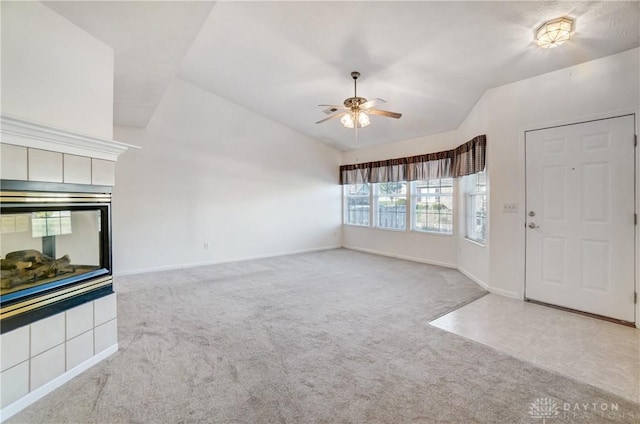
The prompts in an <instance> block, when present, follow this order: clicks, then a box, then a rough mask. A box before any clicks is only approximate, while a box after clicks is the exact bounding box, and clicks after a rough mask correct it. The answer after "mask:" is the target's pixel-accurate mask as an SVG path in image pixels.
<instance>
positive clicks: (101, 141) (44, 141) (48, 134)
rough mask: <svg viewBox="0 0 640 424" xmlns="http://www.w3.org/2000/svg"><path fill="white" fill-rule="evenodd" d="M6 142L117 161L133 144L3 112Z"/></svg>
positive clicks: (2, 123) (4, 140) (3, 128)
mask: <svg viewBox="0 0 640 424" xmlns="http://www.w3.org/2000/svg"><path fill="white" fill-rule="evenodd" d="M0 123H1V125H2V127H1V130H0V131H1V132H2V143H6V144H13V145H16V146H22V147H29V148H34V149H40V150H47V151H52V152H58V153H66V154H71V155H77V156H85V157H90V158H95V159H104V160H109V161H116V160H117V159H118V156H119V155H121V154H122V153H124V152H125V151H127V150H128V149H131V148H133V149H139V147H138V146H134V145H132V144H126V143H121V142H119V141H115V140H109V139H106V138H100V137H95V136H92V135H88V134H82V133H78V132H75V131H71V130H67V129H63V128H56V127H52V126H50V125H47V124H43V123H39V122H33V121H28V120H25V119H21V118H17V117H13V116H7V115H1V116H0Z"/></svg>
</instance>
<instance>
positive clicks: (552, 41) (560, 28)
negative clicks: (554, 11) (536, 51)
mask: <svg viewBox="0 0 640 424" xmlns="http://www.w3.org/2000/svg"><path fill="white" fill-rule="evenodd" d="M571 31H573V20H572V19H569V18H566V17H565V18H559V19H554V20H552V21H549V22H546V23H544V24H542V26H541V27H540V28H538V30H537V31H536V41H537V43H538V46H540V47H542V48H544V49H551V48H554V47H558V46H559V45H561V44H563V43H564V42H565V41H567V40H568V39H569V38H571Z"/></svg>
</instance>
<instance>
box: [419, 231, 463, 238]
mask: <svg viewBox="0 0 640 424" xmlns="http://www.w3.org/2000/svg"><path fill="white" fill-rule="evenodd" d="M411 232H412V233H414V234H426V235H429V236H439V237H453V236H454V233H436V232H434V231H420V230H411Z"/></svg>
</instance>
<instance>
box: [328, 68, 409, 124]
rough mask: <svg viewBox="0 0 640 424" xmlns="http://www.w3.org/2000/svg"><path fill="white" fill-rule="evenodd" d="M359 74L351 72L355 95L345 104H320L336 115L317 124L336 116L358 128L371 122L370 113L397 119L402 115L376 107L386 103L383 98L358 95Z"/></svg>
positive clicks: (329, 112)
mask: <svg viewBox="0 0 640 424" xmlns="http://www.w3.org/2000/svg"><path fill="white" fill-rule="evenodd" d="M359 76H360V72H357V71H353V72H351V78H353V97H349V98H348V99H345V100H344V103H343V105H344V106H339V105H318V106H323V107H326V109H324V110H323V112H324V113H326V114H327V115H330V114H332V113H334V115H331V116H329V117H328V118H324V119H321V120H320V121H318V122H316V124H321V123H323V122H325V121H328V120H330V119H334V118H341V119H340V122H342V125H344V126H345V127H346V128H355V129H356V130H357V129H358V128H364V127H366V126H367V125H369V124H370V123H371V121H370V120H369V116H368V115H379V116H386V117H389V118H395V119H398V118H400V117H401V116H402V114H401V113H396V112H389V111H386V110H380V109H374V108H373V107H374V106H376V105H378V104H380V103H386V101H384V100H382V99H378V98H376V99H372V100H367V99H365V98H364V97H358V91H357V81H358V77H359ZM336 112H339V113H336Z"/></svg>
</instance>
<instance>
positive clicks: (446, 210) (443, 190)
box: [413, 178, 453, 234]
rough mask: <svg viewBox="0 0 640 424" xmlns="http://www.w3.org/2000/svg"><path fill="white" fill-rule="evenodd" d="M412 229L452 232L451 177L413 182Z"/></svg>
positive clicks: (441, 232)
mask: <svg viewBox="0 0 640 424" xmlns="http://www.w3.org/2000/svg"><path fill="white" fill-rule="evenodd" d="M413 193H414V197H413V205H414V206H413V230H415V231H426V232H433V233H440V234H453V179H452V178H442V179H437V180H426V181H415V182H414V183H413Z"/></svg>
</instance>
